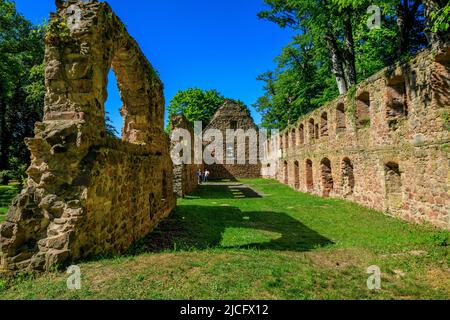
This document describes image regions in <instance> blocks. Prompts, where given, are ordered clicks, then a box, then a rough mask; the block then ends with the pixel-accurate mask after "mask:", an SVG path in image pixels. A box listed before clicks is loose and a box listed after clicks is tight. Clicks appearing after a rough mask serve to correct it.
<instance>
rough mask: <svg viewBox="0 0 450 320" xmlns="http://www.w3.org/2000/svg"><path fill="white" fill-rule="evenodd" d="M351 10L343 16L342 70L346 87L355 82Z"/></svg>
mask: <svg viewBox="0 0 450 320" xmlns="http://www.w3.org/2000/svg"><path fill="white" fill-rule="evenodd" d="M350 16H351V12H348V13H347V15H346V16H345V17H344V71H345V79H346V82H347V87H348V88H350V87H351V86H353V85H355V84H356V81H357V79H356V62H355V40H354V38H353V26H352V21H351V18H350Z"/></svg>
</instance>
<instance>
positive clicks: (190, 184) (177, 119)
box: [171, 115, 203, 198]
mask: <svg viewBox="0 0 450 320" xmlns="http://www.w3.org/2000/svg"><path fill="white" fill-rule="evenodd" d="M176 129H182V130H185V131H186V133H188V134H189V138H190V153H191V163H183V164H179V165H177V164H174V166H173V188H174V192H175V194H176V195H177V196H178V197H179V198H182V197H184V196H185V195H186V194H189V193H191V192H193V191H194V190H195V189H196V188H197V186H198V178H197V171H198V170H199V169H200V170H203V165H196V164H194V158H195V155H194V129H193V128H192V125H191V124H190V123H189V121H188V120H187V119H186V117H185V116H183V115H176V116H172V118H171V130H172V133H173V132H174V131H175V130H176ZM186 138H187V137H186ZM171 140H172V151H174V152H175V151H176V150H175V149H174V146H175V145H176V144H178V143H185V142H187V141H183V139H171ZM187 145H189V144H187Z"/></svg>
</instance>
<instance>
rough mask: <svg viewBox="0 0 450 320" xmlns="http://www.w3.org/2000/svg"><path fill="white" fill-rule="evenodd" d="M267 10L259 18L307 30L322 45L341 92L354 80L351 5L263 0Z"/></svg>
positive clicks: (318, 0)
mask: <svg viewBox="0 0 450 320" xmlns="http://www.w3.org/2000/svg"><path fill="white" fill-rule="evenodd" d="M265 2H266V3H267V4H268V5H269V6H270V10H266V11H262V12H260V13H259V14H258V16H259V17H260V18H263V19H268V20H269V21H272V22H275V23H277V24H278V25H280V26H281V27H283V28H284V27H290V28H293V29H294V30H298V31H299V32H300V34H309V35H311V36H312V38H313V39H314V40H313V42H314V45H324V46H325V47H326V48H327V52H328V54H329V59H330V62H331V64H330V66H331V72H332V73H333V74H334V76H335V78H336V83H337V87H338V89H339V92H340V93H341V94H343V93H346V92H347V90H348V88H350V87H351V86H353V85H355V84H356V64H355V41H354V38H353V21H352V17H353V16H355V15H356V13H357V11H355V10H353V8H352V7H351V6H346V7H345V8H339V7H337V6H336V5H335V4H334V3H332V1H331V0H299V1H290V0H265Z"/></svg>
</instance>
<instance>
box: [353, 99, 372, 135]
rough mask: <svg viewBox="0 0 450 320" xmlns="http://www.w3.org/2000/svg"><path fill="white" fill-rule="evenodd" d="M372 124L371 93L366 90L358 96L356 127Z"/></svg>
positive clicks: (360, 127)
mask: <svg viewBox="0 0 450 320" xmlns="http://www.w3.org/2000/svg"><path fill="white" fill-rule="evenodd" d="M368 126H370V94H369V92H367V91H365V92H363V93H361V94H360V95H359V96H358V97H357V98H356V127H357V128H358V129H362V128H366V127H368Z"/></svg>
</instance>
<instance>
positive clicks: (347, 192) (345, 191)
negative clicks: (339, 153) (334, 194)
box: [341, 158, 355, 197]
mask: <svg viewBox="0 0 450 320" xmlns="http://www.w3.org/2000/svg"><path fill="white" fill-rule="evenodd" d="M341 166H342V195H343V196H344V197H348V196H351V195H352V194H353V192H354V189H355V175H354V173H353V163H352V161H351V160H350V159H349V158H344V159H343V160H342V164H341Z"/></svg>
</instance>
